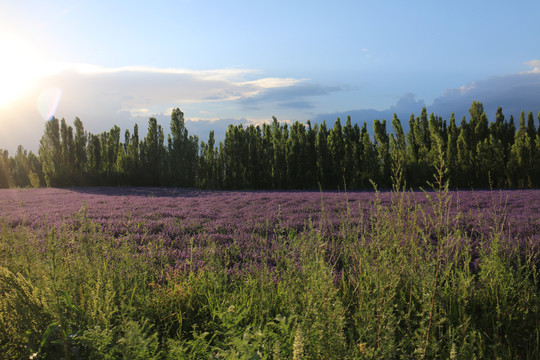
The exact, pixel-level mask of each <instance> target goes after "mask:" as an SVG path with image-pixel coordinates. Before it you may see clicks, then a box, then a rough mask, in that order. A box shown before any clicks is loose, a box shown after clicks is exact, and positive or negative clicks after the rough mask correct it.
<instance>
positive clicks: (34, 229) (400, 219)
mask: <svg viewBox="0 0 540 360" xmlns="http://www.w3.org/2000/svg"><path fill="white" fill-rule="evenodd" d="M539 248H540V191H538V190H513V191H459V192H456V191H448V192H447V191H445V190H441V191H440V192H436V191H431V192H420V191H418V192H414V193H412V192H348V193H339V192H322V193H321V192H301V191H298V192H274V191H237V192H231V191H203V190H192V189H177V188H75V189H54V188H47V189H11V190H0V271H1V273H0V311H1V313H0V329H1V330H0V351H1V352H3V353H5V354H7V355H6V356H7V357H8V358H14V359H17V358H29V357H32V356H33V358H60V357H62V358H81V359H83V358H96V359H98V358H100V359H101V358H110V359H114V358H119V357H120V358H121V357H126V358H156V359H176V358H179V359H182V358H192V359H199V358H210V359H212V358H213V359H289V358H293V359H303V358H306V359H318V358H321V359H324V358H326V359H330V358H349V359H356V358H384V359H390V358H415V359H416V358H435V357H442V358H456V359H459V358H465V357H471V358H474V357H476V358H494V357H496V356H499V357H501V358H515V357H519V358H535V356H537V354H538V353H540V308H539V304H540V299H539V295H540V294H539V291H540V287H539V283H538V275H540V273H539V271H538V265H540V262H539V257H538V254H539Z"/></svg>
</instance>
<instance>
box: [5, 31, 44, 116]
mask: <svg viewBox="0 0 540 360" xmlns="http://www.w3.org/2000/svg"><path fill="white" fill-rule="evenodd" d="M0 54H1V55H0V107H8V106H9V105H10V104H11V103H12V102H13V101H15V100H17V99H18V98H19V97H21V96H22V95H23V94H24V93H25V92H26V91H28V90H29V89H30V88H31V86H32V84H33V83H34V81H35V79H36V77H37V75H38V72H39V57H38V56H37V54H36V53H35V52H34V51H33V49H32V48H31V47H30V46H29V45H28V44H27V43H26V42H24V41H23V40H21V39H18V38H17V37H15V36H14V35H10V34H9V33H3V34H0Z"/></svg>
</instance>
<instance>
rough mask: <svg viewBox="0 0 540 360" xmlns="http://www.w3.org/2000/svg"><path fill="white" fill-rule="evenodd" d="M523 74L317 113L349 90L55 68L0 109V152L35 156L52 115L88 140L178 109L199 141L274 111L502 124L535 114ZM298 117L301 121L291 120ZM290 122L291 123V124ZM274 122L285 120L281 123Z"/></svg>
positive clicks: (539, 70)
mask: <svg viewBox="0 0 540 360" xmlns="http://www.w3.org/2000/svg"><path fill="white" fill-rule="evenodd" d="M526 64H527V65H528V66H530V68H531V69H530V70H529V71H526V72H522V73H517V74H510V75H505V76H495V77H491V78H489V79H485V80H478V81H475V82H472V83H470V84H464V85H463V86H461V87H459V88H456V89H448V90H446V91H445V92H444V93H443V94H442V95H441V96H439V97H437V98H435V100H434V101H433V102H432V103H431V104H429V105H428V104H426V103H425V102H424V101H423V100H421V99H417V98H416V97H415V95H414V94H412V93H406V94H404V95H403V96H401V97H400V98H399V99H398V100H397V101H396V103H395V105H392V106H390V107H388V108H387V109H385V110H374V109H358V108H357V109H355V108H354V107H351V108H350V109H349V110H347V111H338V112H332V113H320V105H319V103H320V100H323V99H330V98H332V97H334V98H335V97H336V96H339V94H340V93H345V92H349V91H351V90H354V88H353V86H351V85H326V84H318V83H314V82H312V81H310V80H308V79H296V78H290V77H283V78H278V77H265V76H264V74H261V73H260V72H258V71H255V70H249V69H215V70H203V71H201V70H189V69H174V68H170V69H160V68H150V67H135V66H132V67H120V68H103V67H98V66H93V65H88V64H67V65H66V64H61V65H60V66H58V68H57V69H54V71H50V73H48V74H47V75H46V76H43V77H41V78H39V79H38V80H37V81H36V82H35V84H34V86H33V88H32V89H30V90H29V91H27V93H26V95H25V96H24V97H21V98H20V99H19V100H18V101H16V102H14V103H12V104H11V106H9V107H4V108H0V148H3V149H8V150H9V151H10V153H11V154H13V152H14V151H15V149H16V147H17V145H19V144H21V145H23V146H24V147H25V148H26V149H29V150H32V151H37V149H38V146H39V139H40V138H41V135H42V134H43V129H44V121H45V119H46V118H48V117H49V116H51V115H55V116H56V117H59V118H65V119H66V120H67V121H68V123H71V122H72V121H73V119H74V118H75V117H77V116H78V117H79V118H80V119H81V120H82V121H83V123H84V125H85V128H86V129H87V130H88V131H90V132H92V133H100V132H102V131H106V130H109V129H110V128H111V127H112V126H113V125H118V126H119V127H120V128H121V129H122V130H125V129H132V128H133V125H134V124H135V123H138V124H139V128H140V130H141V135H142V134H143V133H144V132H145V131H146V124H147V122H148V118H149V117H150V116H153V117H156V118H157V119H158V121H159V122H160V124H162V125H163V126H164V128H165V131H168V125H169V121H170V111H171V109H172V108H174V107H180V108H181V109H182V110H183V111H184V113H185V114H186V126H187V128H188V130H189V131H190V133H191V134H198V135H199V137H200V139H201V140H206V138H207V136H208V132H209V131H210V130H215V132H216V138H217V139H218V140H219V139H222V138H223V136H224V134H225V131H226V129H227V126H228V125H229V124H246V125H247V124H250V123H261V122H263V121H270V120H271V116H272V115H273V114H274V113H275V111H281V112H282V113H283V114H296V115H295V117H296V118H298V119H299V120H301V121H306V120H308V119H310V120H311V121H312V122H319V123H320V122H322V121H323V120H326V122H327V125H328V126H329V127H331V126H332V125H333V123H334V121H335V119H336V118H337V117H340V118H341V119H342V121H343V122H344V121H345V119H346V117H347V116H348V115H350V116H351V118H352V120H353V122H354V123H360V124H362V123H363V122H364V121H366V122H368V128H369V129H370V131H371V122H372V121H373V120H374V119H387V120H388V122H390V120H391V119H392V116H393V114H394V113H396V114H397V115H398V117H399V118H400V119H401V121H402V124H403V126H404V128H405V129H407V123H408V119H409V116H410V115H411V113H414V114H415V115H419V114H420V111H421V109H422V107H424V106H426V107H427V109H428V112H429V113H431V112H433V113H436V114H438V115H440V116H442V117H443V118H444V119H449V117H450V113H451V112H454V113H455V116H456V119H457V120H458V121H460V120H461V117H462V116H467V117H468V109H469V108H470V106H471V103H472V101H473V100H476V101H480V102H482V103H483V104H484V108H485V110H486V112H487V115H488V118H489V119H490V120H493V119H494V115H495V112H496V109H497V107H498V106H501V107H502V108H503V112H504V114H505V115H506V116H507V118H509V117H510V115H513V116H514V117H518V116H519V113H520V112H521V111H522V110H524V111H526V112H528V111H533V112H534V113H535V118H536V114H537V113H538V111H540V60H532V61H529V62H527V63H526ZM298 114H300V115H298ZM292 118H293V117H291V119H292ZM278 119H279V120H280V121H283V120H287V119H284V118H280V117H279V116H278Z"/></svg>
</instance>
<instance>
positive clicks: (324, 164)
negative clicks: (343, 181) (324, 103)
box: [316, 121, 331, 188]
mask: <svg viewBox="0 0 540 360" xmlns="http://www.w3.org/2000/svg"><path fill="white" fill-rule="evenodd" d="M328 134H329V132H328V129H327V128H326V121H323V122H322V124H321V126H320V128H319V132H318V133H317V140H316V147H317V169H318V173H319V174H318V179H319V180H318V183H319V185H320V186H321V187H322V188H327V187H328V186H329V185H330V183H329V182H330V176H331V175H330V174H331V165H330V164H331V155H330V151H329V149H328Z"/></svg>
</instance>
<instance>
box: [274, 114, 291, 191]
mask: <svg viewBox="0 0 540 360" xmlns="http://www.w3.org/2000/svg"><path fill="white" fill-rule="evenodd" d="M288 138H289V129H288V127H287V124H285V125H280V124H279V122H278V120H277V119H276V117H275V116H273V117H272V152H273V154H274V161H273V164H272V177H273V179H274V188H276V189H285V188H286V186H287V140H288Z"/></svg>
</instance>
